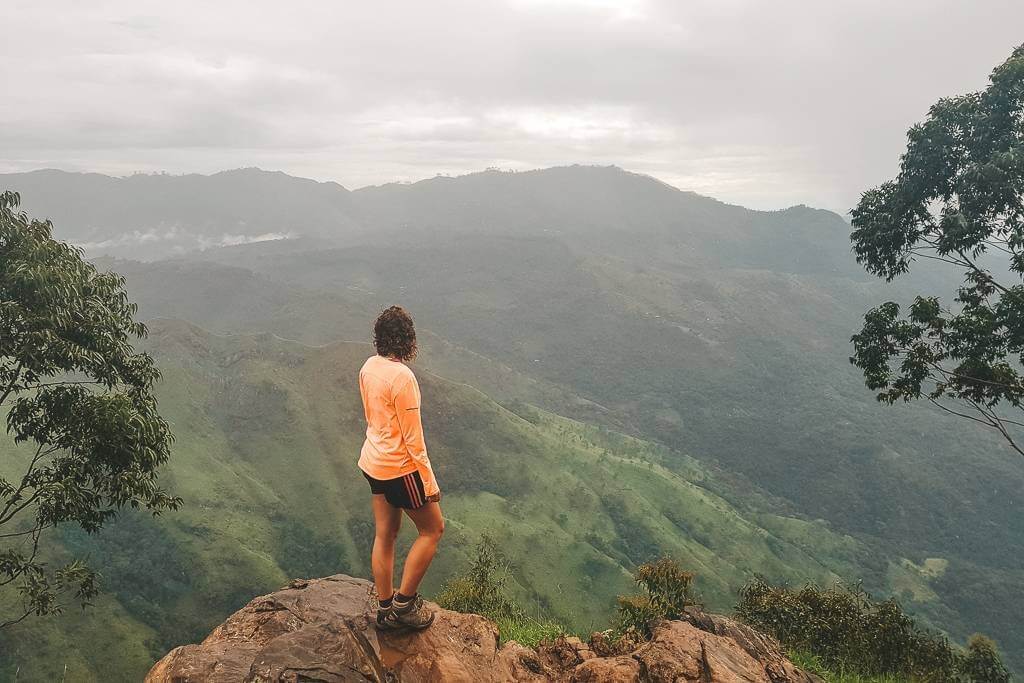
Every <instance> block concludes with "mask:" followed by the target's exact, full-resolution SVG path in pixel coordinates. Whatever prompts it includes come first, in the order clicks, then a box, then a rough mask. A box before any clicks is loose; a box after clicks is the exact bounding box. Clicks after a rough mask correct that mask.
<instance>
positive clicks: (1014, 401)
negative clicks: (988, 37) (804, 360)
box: [850, 46, 1024, 455]
mask: <svg viewBox="0 0 1024 683" xmlns="http://www.w3.org/2000/svg"><path fill="white" fill-rule="evenodd" d="M852 224H853V228H854V229H853V233H852V235H851V239H852V241H853V250H854V253H855V254H856V257H857V261H858V262H859V263H861V264H862V265H863V266H864V267H865V268H866V269H867V270H868V272H870V273H872V274H875V275H878V276H880V277H883V278H885V279H886V280H892V279H894V278H896V277H898V276H900V275H903V274H904V273H907V272H908V271H909V270H910V268H911V265H912V264H913V263H914V262H915V261H916V260H917V259H930V260H935V261H941V262H944V263H946V264H950V265H952V266H954V267H956V268H958V269H960V270H961V271H962V273H963V281H962V285H961V286H960V287H959V289H958V291H957V293H956V295H955V296H954V297H953V299H952V301H951V302H943V301H942V300H941V299H940V297H939V296H934V295H930V296H918V297H917V298H916V299H915V300H914V301H913V303H912V304H911V305H910V306H909V308H908V310H907V311H906V314H905V315H904V314H903V313H902V312H901V308H900V306H899V304H897V303H896V302H892V301H890V302H887V303H884V304H882V305H880V306H878V307H877V308H874V309H872V310H871V311H869V312H868V313H867V315H866V316H865V318H864V325H863V328H862V330H861V331H860V333H858V334H856V335H854V337H853V340H852V341H853V347H854V353H853V356H852V357H851V359H850V360H851V362H852V363H854V364H855V365H856V366H857V367H859V368H860V369H861V370H863V372H864V378H865V380H866V384H867V386H868V387H869V388H870V389H873V390H875V391H877V392H878V393H877V397H878V399H879V400H880V401H883V402H887V403H890V404H892V403H894V402H896V401H912V400H918V399H922V400H926V401H929V402H931V403H933V404H935V405H936V406H938V407H939V408H941V409H942V410H944V411H946V412H947V413H949V414H951V415H956V416H959V417H962V418H965V419H967V420H972V421H974V422H977V423H980V424H982V425H984V426H985V427H987V428H990V429H993V430H995V431H997V432H998V433H999V434H1000V435H1001V436H1002V437H1003V438H1004V439H1005V440H1006V442H1007V443H1008V444H1009V445H1010V447H1011V448H1013V449H1014V450H1015V451H1017V453H1019V454H1021V455H1024V450H1022V449H1024V442H1022V441H1021V438H1020V435H1021V433H1022V432H1021V428H1022V427H1024V414H1022V412H1021V409H1022V403H1021V401H1022V399H1024V376H1022V354H1024V286H1022V275H1024V46H1021V47H1018V48H1017V49H1016V50H1015V51H1014V52H1013V54H1012V55H1011V56H1010V58H1009V59H1008V60H1007V61H1005V62H1004V63H1003V64H1001V65H1000V66H998V67H996V68H995V70H993V72H992V74H991V76H990V79H989V85H988V87H987V88H986V89H985V90H983V91H981V92H977V93H972V94H969V95H963V96H959V97H950V98H945V99H942V100H939V101H938V102H937V103H936V104H935V105H934V106H932V108H931V110H930V111H929V114H928V117H927V119H926V120H925V121H924V122H922V123H920V124H917V125H915V126H914V127H913V128H911V129H910V131H909V133H908V144H907V149H906V152H905V153H904V154H903V156H902V159H901V164H900V172H899V175H898V176H897V177H896V178H895V179H894V180H892V181H889V182H887V183H884V184H883V185H881V186H879V187H877V188H874V189H872V190H868V191H867V192H865V193H864V194H863V196H862V197H861V200H860V202H859V204H858V205H857V207H856V208H855V209H854V210H853V219H852Z"/></svg>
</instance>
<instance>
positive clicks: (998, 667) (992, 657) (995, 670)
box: [960, 634, 1010, 683]
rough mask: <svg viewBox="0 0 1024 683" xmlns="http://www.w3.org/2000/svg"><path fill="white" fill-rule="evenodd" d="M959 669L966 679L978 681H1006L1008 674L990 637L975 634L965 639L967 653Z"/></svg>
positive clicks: (1003, 682)
mask: <svg viewBox="0 0 1024 683" xmlns="http://www.w3.org/2000/svg"><path fill="white" fill-rule="evenodd" d="M960 671H961V672H962V673H963V674H964V676H966V677H967V679H968V680H971V681H978V683H1007V681H1009V680H1010V674H1009V672H1008V671H1007V670H1006V667H1005V666H1003V662H1002V660H1001V659H1000V658H999V650H998V649H997V648H996V644H995V643H994V642H992V639H991V638H988V637H986V636H983V635H980V634H975V635H973V636H971V639H970V640H969V641H967V654H965V655H964V657H963V660H962V662H961V666H960Z"/></svg>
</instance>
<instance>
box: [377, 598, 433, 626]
mask: <svg viewBox="0 0 1024 683" xmlns="http://www.w3.org/2000/svg"><path fill="white" fill-rule="evenodd" d="M377 620H378V624H380V623H381V616H380V614H379V612H378V616H377ZM433 623H434V613H433V612H432V611H430V610H429V609H428V608H427V606H426V605H424V604H423V598H422V597H420V595H419V594H417V595H416V597H415V598H413V599H412V600H410V601H409V602H407V603H405V604H398V603H397V602H394V603H391V609H390V610H387V613H386V614H385V615H384V616H383V625H382V626H379V627H378V628H381V629H382V630H384V629H386V630H393V629H411V630H413V631H420V630H422V629H425V628H426V627H428V626H430V625H431V624H433Z"/></svg>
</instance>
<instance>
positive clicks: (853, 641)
mask: <svg viewBox="0 0 1024 683" xmlns="http://www.w3.org/2000/svg"><path fill="white" fill-rule="evenodd" d="M736 612H737V615H738V616H739V617H740V618H741V619H743V620H744V621H746V622H747V623H749V624H751V625H753V626H756V627H758V628H761V629H763V630H765V631H767V632H769V633H771V634H772V635H774V636H775V637H776V638H778V639H779V641H780V642H781V643H782V644H783V645H784V646H785V647H787V648H789V649H791V650H798V651H801V652H804V653H807V654H808V655H811V656H813V657H814V658H815V659H816V660H817V661H819V662H820V663H821V665H822V666H824V667H826V668H827V669H829V670H831V671H846V672H852V673H855V674H859V675H863V676H898V677H909V678H913V679H915V680H922V681H956V680H966V681H975V682H976V683H988V682H989V681H992V682H993V683H994V682H996V681H999V682H1002V681H1006V680H1008V679H1006V678H999V677H998V672H999V671H1002V672H1004V673H1005V669H1004V668H1002V663H1001V662H1000V661H999V655H998V653H997V652H996V650H995V646H994V644H992V642H991V641H990V640H988V639H984V640H978V641H977V644H976V645H975V647H974V650H969V651H968V652H967V653H963V652H961V651H960V650H958V649H956V648H954V647H952V646H951V645H950V644H949V641H948V640H946V638H945V637H943V636H941V635H938V634H934V633H929V632H927V631H924V630H922V629H920V628H919V627H918V626H917V624H916V623H915V622H914V620H913V619H912V618H910V617H909V616H908V615H907V614H905V613H904V612H903V610H902V608H901V607H900V605H899V603H898V602H897V601H896V600H894V599H892V598H890V599H888V600H883V601H881V602H875V601H873V600H872V599H871V597H870V596H869V595H868V594H867V593H866V592H865V591H864V590H863V589H862V588H861V587H860V586H859V585H857V586H852V587H851V586H844V585H836V586H834V587H832V588H828V589H823V588H820V587H818V586H814V585H807V586H804V587H803V588H800V589H790V588H787V587H776V586H771V585H769V584H768V583H766V582H765V581H764V580H763V579H760V578H758V579H755V580H753V581H751V582H749V583H748V584H747V585H746V586H744V587H743V588H742V589H741V591H740V603H739V605H737V607H736ZM986 641H987V642H986ZM972 642H974V641H972ZM972 652H974V653H976V654H973V655H972ZM972 657H973V659H972ZM969 662H971V663H970V664H969Z"/></svg>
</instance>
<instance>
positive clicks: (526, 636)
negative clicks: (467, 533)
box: [437, 535, 565, 647]
mask: <svg viewBox="0 0 1024 683" xmlns="http://www.w3.org/2000/svg"><path fill="white" fill-rule="evenodd" d="M508 576H509V571H508V563H507V562H506V561H505V559H504V557H503V555H502V554H501V551H500V550H498V547H497V545H496V544H495V543H494V541H493V539H491V538H490V537H489V536H487V535H484V536H482V537H481V539H480V542H479V543H478V544H477V546H476V558H474V560H473V564H472V565H470V568H469V571H468V572H467V573H466V574H464V575H462V576H457V577H455V578H453V579H451V580H450V581H447V582H446V583H445V584H444V585H443V586H442V587H441V592H440V593H439V594H438V595H437V604H438V605H440V606H441V607H443V608H445V609H450V610H454V611H456V612H468V613H473V614H479V615H481V616H484V617H487V618H488V619H491V620H492V621H494V623H495V624H496V625H497V626H498V631H499V633H500V634H501V639H502V640H505V641H508V640H514V641H516V642H517V643H520V644H521V645H526V646H529V647H534V646H536V645H539V644H540V643H542V642H550V641H553V640H554V639H555V638H557V637H558V636H560V635H563V634H564V633H565V629H564V628H562V627H561V626H560V625H559V624H557V623H554V622H552V621H547V620H544V619H537V618H534V617H533V616H531V615H529V614H527V612H526V610H524V609H523V608H522V607H520V606H519V605H518V604H516V602H515V601H514V600H512V599H511V598H509V597H508V595H507V593H506V591H505V583H506V581H507V580H508Z"/></svg>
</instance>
